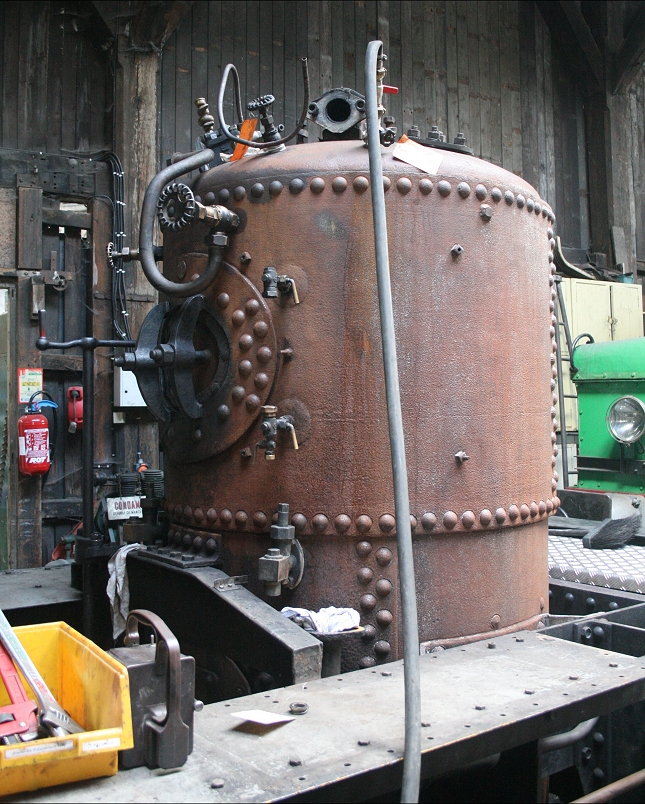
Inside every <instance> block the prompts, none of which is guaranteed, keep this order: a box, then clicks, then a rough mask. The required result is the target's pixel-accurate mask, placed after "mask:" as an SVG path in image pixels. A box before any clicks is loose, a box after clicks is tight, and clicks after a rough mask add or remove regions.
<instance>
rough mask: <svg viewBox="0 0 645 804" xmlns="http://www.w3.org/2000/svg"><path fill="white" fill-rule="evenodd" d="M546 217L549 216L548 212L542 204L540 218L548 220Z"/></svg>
mask: <svg viewBox="0 0 645 804" xmlns="http://www.w3.org/2000/svg"><path fill="white" fill-rule="evenodd" d="M548 216H549V210H548V209H547V208H546V207H545V206H544V204H542V217H543V218H548Z"/></svg>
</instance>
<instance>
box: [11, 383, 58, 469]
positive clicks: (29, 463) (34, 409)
mask: <svg viewBox="0 0 645 804" xmlns="http://www.w3.org/2000/svg"><path fill="white" fill-rule="evenodd" d="M38 393H42V392H38ZM34 396H36V394H34ZM41 407H48V408H57V407H58V405H57V404H56V403H55V402H54V401H53V400H51V399H42V400H40V402H34V401H33V397H32V399H31V400H30V402H29V404H28V405H27V407H26V408H25V414H24V416H21V417H20V418H19V419H18V456H19V468H20V473H21V474H23V475H27V476H33V475H45V474H47V472H49V469H50V467H51V456H50V451H49V422H48V420H47V418H46V417H45V416H43V414H42V413H40V408H41Z"/></svg>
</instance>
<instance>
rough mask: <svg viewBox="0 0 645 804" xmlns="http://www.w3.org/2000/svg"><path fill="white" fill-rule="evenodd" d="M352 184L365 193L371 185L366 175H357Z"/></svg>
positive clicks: (358, 190)
mask: <svg viewBox="0 0 645 804" xmlns="http://www.w3.org/2000/svg"><path fill="white" fill-rule="evenodd" d="M352 184H353V185H354V189H355V190H356V192H357V193H364V192H365V190H367V188H368V187H369V186H370V182H369V179H367V178H365V176H357V177H356V178H355V179H354V181H353V182H352Z"/></svg>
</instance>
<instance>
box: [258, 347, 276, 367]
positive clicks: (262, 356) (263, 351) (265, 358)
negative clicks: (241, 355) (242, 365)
mask: <svg viewBox="0 0 645 804" xmlns="http://www.w3.org/2000/svg"><path fill="white" fill-rule="evenodd" d="M272 357H273V352H272V351H271V350H270V349H269V347H268V346H261V347H260V348H259V349H258V360H259V361H260V363H265V364H266V363H268V362H269V360H271V358H272Z"/></svg>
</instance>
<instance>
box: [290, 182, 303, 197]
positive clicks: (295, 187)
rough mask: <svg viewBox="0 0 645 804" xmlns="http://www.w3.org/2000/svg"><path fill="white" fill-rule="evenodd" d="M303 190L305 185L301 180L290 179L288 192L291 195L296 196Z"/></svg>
mask: <svg viewBox="0 0 645 804" xmlns="http://www.w3.org/2000/svg"><path fill="white" fill-rule="evenodd" d="M304 189H305V183H304V181H303V180H302V179H291V181H290V182H289V192H290V193H291V194H292V195H298V193H301V192H302V191H303V190H304Z"/></svg>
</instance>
